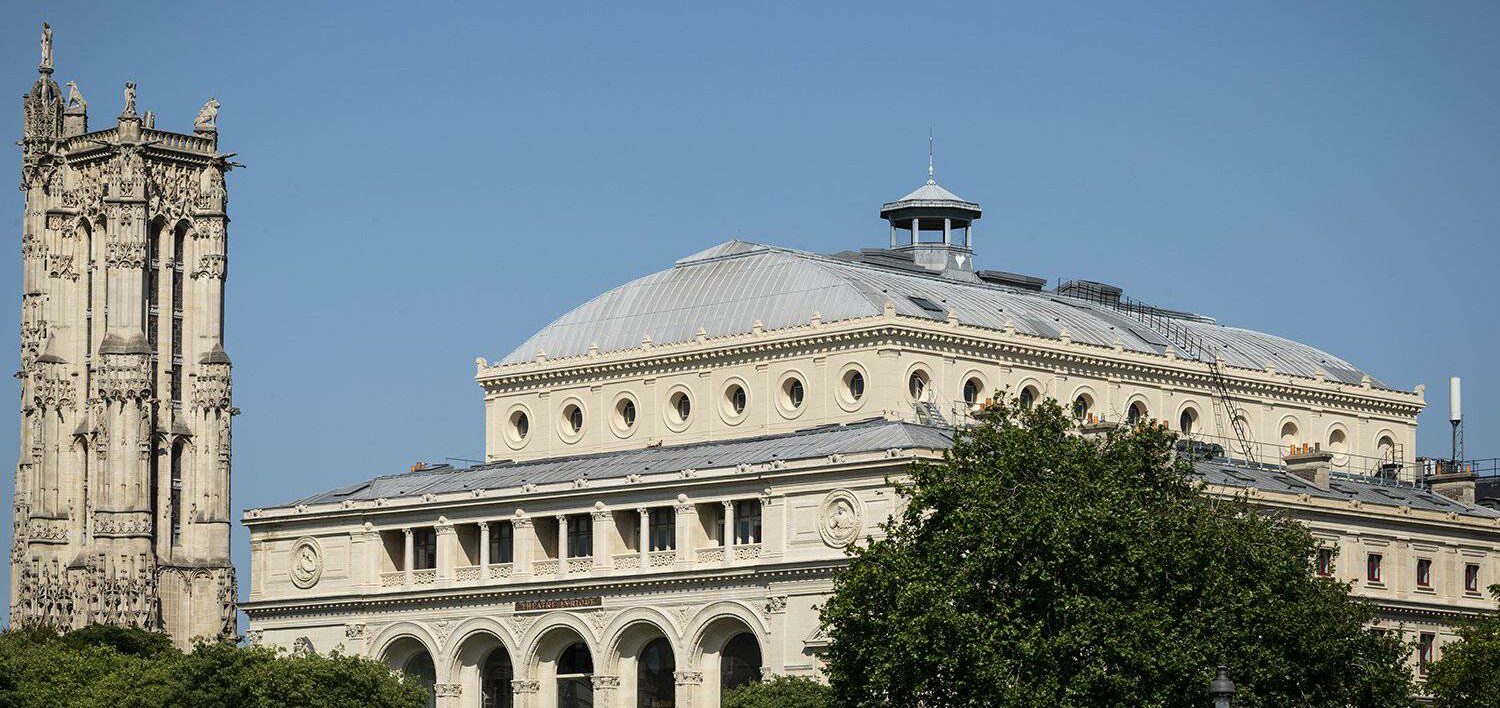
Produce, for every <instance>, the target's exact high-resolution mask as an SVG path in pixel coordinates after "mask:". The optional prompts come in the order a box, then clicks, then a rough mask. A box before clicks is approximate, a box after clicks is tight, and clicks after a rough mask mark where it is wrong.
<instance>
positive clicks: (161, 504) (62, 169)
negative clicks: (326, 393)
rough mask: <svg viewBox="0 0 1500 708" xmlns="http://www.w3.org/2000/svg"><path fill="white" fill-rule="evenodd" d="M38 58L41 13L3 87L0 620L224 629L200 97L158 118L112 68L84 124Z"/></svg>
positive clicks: (220, 478)
mask: <svg viewBox="0 0 1500 708" xmlns="http://www.w3.org/2000/svg"><path fill="white" fill-rule="evenodd" d="M52 72H53V62H52V33H51V29H50V28H48V27H46V26H45V25H44V29H43V36H42V63H41V67H40V75H39V76H38V78H37V80H36V83H35V84H34V85H33V86H32V88H31V91H30V92H28V93H27V94H26V95H25V98H24V102H23V108H24V115H25V125H24V134H23V137H22V141H21V146H22V168H21V190H22V191H23V192H25V193H26V200H25V204H26V207H25V215H24V218H23V221H22V233H21V254H22V259H23V263H24V275H23V280H22V296H21V302H22V305H21V308H22V314H21V372H20V375H19V378H20V380H21V445H20V454H19V458H20V459H19V462H18V463H17V466H16V494H15V535H14V539H15V540H14V545H13V547H12V550H11V617H12V621H13V622H16V623H39V624H44V625H49V626H53V627H57V628H69V627H78V626H82V625H84V624H89V623H95V622H99V623H106V624H116V625H125V626H132V627H141V628H147V629H157V630H162V631H166V632H169V633H171V634H172V636H173V637H174V639H175V640H176V641H177V642H178V643H179V644H182V645H186V644H188V643H189V642H190V641H191V640H192V638H194V637H225V636H233V635H234V634H235V620H236V617H235V598H236V588H235V574H234V568H233V566H232V565H230V562H229V527H230V523H231V519H230V510H229V457H230V438H229V430H230V418H231V417H232V416H233V415H234V414H235V412H236V411H235V409H234V407H233V405H232V404H231V396H230V363H229V357H228V355H227V354H226V353H225V352H224V348H223V322H222V303H223V295H224V280H225V276H226V271H225V263H226V260H225V255H226V253H227V250H226V246H227V228H226V227H227V224H228V221H229V219H228V217H227V216H226V214H225V203H226V199H227V193H226V190H225V184H224V173H225V172H226V171H228V170H229V169H230V167H231V163H230V162H229V161H228V160H227V158H226V156H224V155H221V154H220V153H219V152H218V129H217V126H216V125H215V121H214V117H215V115H216V114H217V110H218V103H217V102H216V101H210V102H209V103H208V104H207V105H205V106H204V108H203V110H202V111H200V113H199V115H198V118H197V120H196V121H195V125H194V130H193V133H192V134H183V133H171V132H166V131H162V130H157V129H156V127H155V116H154V115H153V114H152V113H151V112H149V111H147V112H146V114H145V115H144V116H141V115H138V114H137V112H136V107H135V84H134V83H127V84H126V86H125V108H124V111H122V112H121V113H120V115H119V116H118V117H117V119H116V122H115V124H114V125H112V126H111V127H109V128H106V129H104V130H97V131H93V132H89V130H88V104H87V102H86V101H85V100H84V99H83V96H82V94H81V92H80V91H79V89H78V87H77V85H75V84H74V83H73V82H68V84H67V86H68V95H67V96H66V97H65V96H64V95H63V93H62V91H61V89H60V88H59V87H58V85H57V83H56V82H55V81H54V80H53V79H52Z"/></svg>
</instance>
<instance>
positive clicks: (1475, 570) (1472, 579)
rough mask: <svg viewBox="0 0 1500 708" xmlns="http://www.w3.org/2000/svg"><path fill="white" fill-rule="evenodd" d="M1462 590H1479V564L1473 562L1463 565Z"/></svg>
mask: <svg viewBox="0 0 1500 708" xmlns="http://www.w3.org/2000/svg"><path fill="white" fill-rule="evenodd" d="M1464 592H1479V566H1478V565H1476V564H1474V563H1470V564H1468V565H1466V566H1464Z"/></svg>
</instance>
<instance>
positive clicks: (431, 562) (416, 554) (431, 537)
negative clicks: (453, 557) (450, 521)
mask: <svg viewBox="0 0 1500 708" xmlns="http://www.w3.org/2000/svg"><path fill="white" fill-rule="evenodd" d="M411 552H412V569H414V570H429V569H432V568H436V567H437V531H435V530H433V529H432V528H421V529H412V532H411Z"/></svg>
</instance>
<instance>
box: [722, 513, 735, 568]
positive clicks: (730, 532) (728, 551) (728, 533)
mask: <svg viewBox="0 0 1500 708" xmlns="http://www.w3.org/2000/svg"><path fill="white" fill-rule="evenodd" d="M723 534H724V561H725V562H726V563H727V562H729V561H730V560H732V559H733V558H734V502H733V501H732V500H729V499H725V500H724V531H723Z"/></svg>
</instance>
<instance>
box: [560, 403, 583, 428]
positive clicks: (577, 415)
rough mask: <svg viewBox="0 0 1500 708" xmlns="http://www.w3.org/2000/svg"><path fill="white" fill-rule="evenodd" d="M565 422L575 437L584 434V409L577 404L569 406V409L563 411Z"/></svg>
mask: <svg viewBox="0 0 1500 708" xmlns="http://www.w3.org/2000/svg"><path fill="white" fill-rule="evenodd" d="M563 422H565V423H566V424H567V426H568V429H569V430H571V431H573V433H574V434H575V435H576V434H578V433H581V432H583V409H582V408H580V407H579V406H577V405H576V404H571V403H570V404H568V407H567V408H564V409H563Z"/></svg>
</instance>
